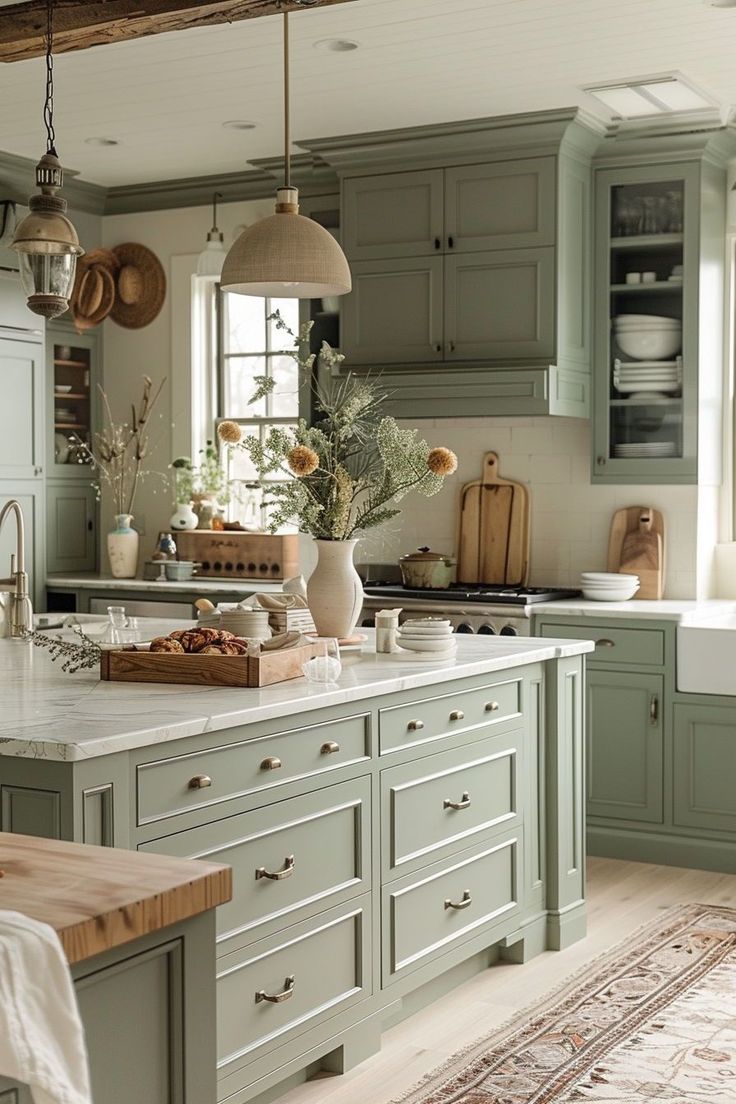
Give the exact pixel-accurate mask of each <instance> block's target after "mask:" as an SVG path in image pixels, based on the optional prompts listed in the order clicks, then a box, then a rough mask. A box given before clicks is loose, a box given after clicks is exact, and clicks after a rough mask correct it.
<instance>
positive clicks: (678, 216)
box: [666, 188, 682, 234]
mask: <svg viewBox="0 0 736 1104" xmlns="http://www.w3.org/2000/svg"><path fill="white" fill-rule="evenodd" d="M666 200H667V232H668V233H670V234H681V233H682V192H681V191H676V190H675V189H674V188H673V189H671V190H670V191H668V192H667V195H666Z"/></svg>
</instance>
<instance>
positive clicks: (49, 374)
mask: <svg viewBox="0 0 736 1104" xmlns="http://www.w3.org/2000/svg"><path fill="white" fill-rule="evenodd" d="M99 378H100V343H99V337H98V334H97V333H96V332H94V331H89V332H87V333H84V334H78V333H77V332H76V330H75V329H74V327H73V325H72V324H71V322H67V321H64V320H63V319H56V320H55V321H53V322H50V323H49V325H48V326H47V329H46V415H47V416H46V457H47V462H46V475H47V477H48V478H49V479H54V480H64V481H69V480H74V481H76V482H78V483H79V482H86V483H90V482H91V480H92V479H93V474H92V468H91V466H90V464H89V461H88V460H87V459H85V454H84V452H83V451H82V449H81V448H80V445H81V444H85V445H89V444H90V443H91V441H92V439H93V434H94V431H95V428H96V422H97V395H96V388H97V383H98V380H99Z"/></svg>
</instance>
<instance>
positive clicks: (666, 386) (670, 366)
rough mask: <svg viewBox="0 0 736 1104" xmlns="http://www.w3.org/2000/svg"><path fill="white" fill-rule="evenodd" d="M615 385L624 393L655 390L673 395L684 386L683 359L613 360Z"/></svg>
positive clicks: (655, 391) (658, 392)
mask: <svg viewBox="0 0 736 1104" xmlns="http://www.w3.org/2000/svg"><path fill="white" fill-rule="evenodd" d="M613 386H614V387H615V388H616V390H617V391H620V392H621V393H622V394H633V393H635V392H641V391H645V392H653V393H656V394H662V395H672V394H675V393H676V392H678V391H680V390H681V388H682V361H681V359H680V358H679V357H678V358H677V360H671V361H667V360H640V361H637V362H635V363H633V364H631V363H629V362H628V361H624V360H618V359H616V360H614V362H613Z"/></svg>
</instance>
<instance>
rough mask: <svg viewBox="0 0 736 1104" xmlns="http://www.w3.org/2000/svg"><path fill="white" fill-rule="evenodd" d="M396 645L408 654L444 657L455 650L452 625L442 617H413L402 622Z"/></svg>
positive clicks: (455, 642)
mask: <svg viewBox="0 0 736 1104" xmlns="http://www.w3.org/2000/svg"><path fill="white" fill-rule="evenodd" d="M396 639H397V641H398V644H399V646H400V647H401V648H405V649H406V650H407V651H409V652H426V653H427V658H430V655H446V654H450V653H451V652H454V651H455V649H456V648H457V640H456V638H455V636H454V634H453V631H452V623H451V622H450V621H447V620H445V619H444V618H442V617H415V618H411V619H410V620H407V621H404V623H403V625H401V627H400V629H399V631H398V634H397V637H396Z"/></svg>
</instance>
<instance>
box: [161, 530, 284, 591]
mask: <svg viewBox="0 0 736 1104" xmlns="http://www.w3.org/2000/svg"><path fill="white" fill-rule="evenodd" d="M174 540H175V541H176V548H177V552H178V553H179V559H180V560H193V561H194V562H195V563H197V564H199V565H200V566H199V568H198V569H197V577H198V578H200V579H202V578H206V579H266V580H268V579H273V580H283V579H291V578H293V577H294V575H298V574H299V536H298V534H297V533H284V534H281V535H276V536H274V535H272V534H271V533H234V532H230V531H228V530H223V531H220V530H216V529H193V530H189V531H187V532H184V531H180V532H177V533H176V534H175V536H174Z"/></svg>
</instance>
